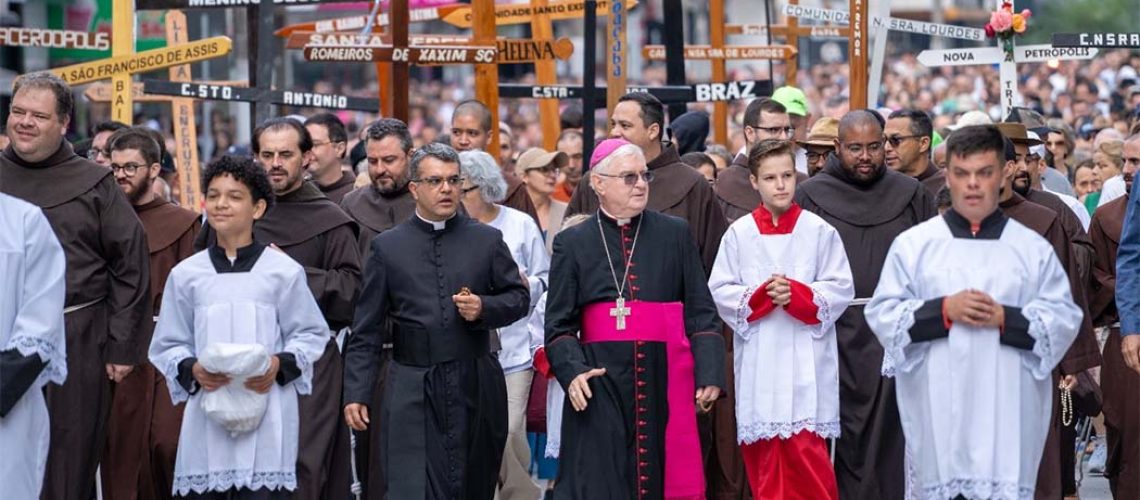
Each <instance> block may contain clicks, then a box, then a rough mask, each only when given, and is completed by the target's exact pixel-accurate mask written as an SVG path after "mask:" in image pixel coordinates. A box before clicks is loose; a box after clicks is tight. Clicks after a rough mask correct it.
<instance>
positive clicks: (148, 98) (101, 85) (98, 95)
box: [83, 80, 249, 103]
mask: <svg viewBox="0 0 1140 500" xmlns="http://www.w3.org/2000/svg"><path fill="white" fill-rule="evenodd" d="M191 83H202V84H206V85H226V86H231V87H248V86H249V81H248V80H219V81H210V82H191ZM112 95H113V91H112V89H111V84H110V83H105V82H96V83H92V84H90V85H87V88H86V89H85V90H84V91H83V97H85V98H86V99H87V100H88V101H91V102H98V103H109V102H111V99H112ZM131 96H133V97H134V100H135V102H170V101H171V100H172V99H173V97H171V96H168V95H160V94H147V93H146V92H145V91H144V90H143V84H142V82H134V83H133V84H131Z"/></svg>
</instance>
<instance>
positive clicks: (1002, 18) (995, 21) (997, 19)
mask: <svg viewBox="0 0 1140 500" xmlns="http://www.w3.org/2000/svg"><path fill="white" fill-rule="evenodd" d="M990 26H992V27H993V29H994V31H996V32H998V33H1002V32H1005V31H1009V29H1010V28H1012V27H1013V14H1010V13H1009V12H1006V11H1004V10H996V11H994V12H993V13H992V14H990Z"/></svg>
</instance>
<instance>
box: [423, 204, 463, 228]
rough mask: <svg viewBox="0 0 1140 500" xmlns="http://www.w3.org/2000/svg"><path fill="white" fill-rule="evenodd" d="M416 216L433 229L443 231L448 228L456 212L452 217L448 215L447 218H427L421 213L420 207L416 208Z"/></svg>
mask: <svg viewBox="0 0 1140 500" xmlns="http://www.w3.org/2000/svg"><path fill="white" fill-rule="evenodd" d="M416 218H417V219H419V220H420V222H423V223H424V224H425V225H427V226H429V227H431V230H432V231H443V230H444V229H446V228H447V223H448V222H449V221H451V220H452V219H454V218H455V214H451V217H448V218H447V219H445V220H440V221H435V220H427V219H425V218H424V217H423V216H422V215H420V211H419V209H416Z"/></svg>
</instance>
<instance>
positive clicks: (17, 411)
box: [0, 194, 68, 498]
mask: <svg viewBox="0 0 1140 500" xmlns="http://www.w3.org/2000/svg"><path fill="white" fill-rule="evenodd" d="M0 235H3V236H0V283H3V287H0V351H10V350H13V349H15V350H16V351H18V352H19V354H20V355H22V356H32V355H37V356H39V358H40V360H41V361H43V362H45V363H47V365H46V366H45V367H44V369H43V371H41V372H40V374H39V376H38V377H37V378H36V380H35V382H33V383H32V385H31V386H30V387H28V390H27V391H26V392H25V393H24V395H23V396H22V397H21V398H20V399H19V401H17V402H16V405H15V406H13V407H12V409H11V410H10V411H9V413H8V414H7V415H6V416H5V417H3V418H0V450H3V451H0V497H4V498H39V496H40V488H41V486H42V485H43V477H44V467H45V466H46V465H47V456H48V443H49V442H50V437H51V436H50V430H49V421H48V417H49V416H48V409H47V403H46V402H45V401H44V393H43V390H42V388H43V387H44V386H45V385H47V384H48V383H49V382H50V383H53V384H57V385H63V381H64V379H66V378H67V358H66V349H67V346H66V341H65V336H64V329H63V305H64V296H65V293H66V285H65V281H64V274H65V268H66V260H67V259H66V257H65V255H64V253H63V247H61V246H60V245H59V240H58V239H56V236H55V233H54V232H53V231H52V228H51V225H49V224H48V220H47V218H46V217H44V214H43V212H42V211H41V210H40V209H39V207H36V206H35V205H32V204H30V203H27V202H24V201H21V200H19V199H16V198H13V197H11V196H8V195H5V194H0ZM3 384H4V380H0V389H2V388H3ZM55 418H68V416H67V415H56V416H55Z"/></svg>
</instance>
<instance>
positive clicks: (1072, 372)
mask: <svg viewBox="0 0 1140 500" xmlns="http://www.w3.org/2000/svg"><path fill="white" fill-rule="evenodd" d="M996 126H997V127H998V129H999V130H1001V131H1002V134H1003V135H1004V136H1005V138H1006V139H1007V140H1008V142H1007V144H1006V161H1007V172H1006V177H1007V179H1006V180H1005V182H1004V184H1003V187H1002V191H1001V203H1000V205H999V206H1000V207H1001V210H1002V212H1003V213H1005V215H1006V216H1008V217H1009V218H1011V219H1013V220H1016V221H1017V222H1019V223H1021V224H1023V225H1024V226H1026V227H1028V228H1030V229H1032V230H1034V231H1035V232H1037V233H1038V234H1040V235H1041V236H1043V237H1044V238H1045V239H1046V240H1047V241H1049V243H1050V244H1051V245H1052V247H1053V251H1054V252H1055V253H1056V254H1057V258H1058V259H1059V261H1060V262H1061V265H1062V266H1063V267H1064V269H1065V273H1066V274H1067V275H1068V278H1069V286H1070V294H1071V295H1072V298H1073V301H1074V302H1076V304H1077V306H1079V307H1080V308H1081V311H1082V312H1084V314H1083V316H1082V320H1081V324H1080V331H1079V332H1078V333H1077V337H1076V339H1075V340H1074V341H1073V343H1072V345H1071V346H1070V347H1069V349H1068V350H1067V351H1066V352H1065V356H1064V357H1063V358H1062V359H1061V362H1060V363H1059V364H1058V365H1057V367H1056V368H1055V369H1054V370H1053V380H1054V386H1058V385H1061V384H1062V383H1063V384H1064V386H1065V387H1068V388H1070V389H1071V388H1072V387H1074V386H1075V384H1076V375H1077V374H1078V373H1080V372H1082V371H1084V370H1087V369H1089V368H1093V367H1095V366H1097V365H1099V364H1100V350H1099V347H1098V344H1097V343H1096V335H1095V333H1094V332H1093V330H1092V322H1091V318H1090V316H1089V314H1088V301H1087V296H1088V295H1087V294H1088V282H1087V278H1086V277H1083V276H1082V274H1081V272H1080V271H1079V270H1078V269H1079V267H1080V265H1081V264H1080V260H1081V257H1080V254H1081V251H1082V247H1080V246H1078V245H1074V244H1073V243H1072V238H1071V236H1070V235H1069V232H1068V230H1066V227H1065V226H1066V225H1065V221H1064V218H1063V217H1062V216H1063V215H1064V214H1066V213H1068V208H1065V207H1063V206H1062V207H1061V210H1060V211H1057V210H1052V209H1050V208H1049V207H1045V206H1042V205H1039V204H1037V203H1034V202H1033V201H1031V200H1029V199H1028V198H1026V197H1024V196H1022V195H1021V192H1020V190H1019V188H1018V180H1019V179H1020V180H1021V181H1023V182H1022V186H1028V185H1029V182H1028V180H1027V179H1026V175H1025V174H1026V172H1025V155H1024V153H1025V152H1026V151H1028V146H1026V145H1022V146H1018V142H1019V141H1021V140H1022V139H1023V138H1025V137H1026V136H1025V134H1024V130H1025V129H1024V126H1022V125H1021V124H1009V123H1000V124H997V125H996ZM1019 127H1020V132H1021V133H1020V134H1019V133H1018V128H1019ZM1011 135H1012V136H1014V137H1019V139H1018V140H1013V139H1010V136H1011ZM1045 194H1048V193H1045ZM1042 209H1044V210H1042ZM1077 229H1078V230H1080V228H1079V227H1078V228H1077ZM1082 232H1083V231H1082ZM1086 240H1087V237H1086ZM1089 259H1090V261H1089V262H1088V264H1087V265H1090V266H1091V265H1092V263H1091V256H1090V257H1089ZM1052 410H1053V414H1052V416H1051V420H1050V424H1049V434H1048V436H1047V438H1046V440H1045V449H1044V452H1043V454H1042V456H1041V468H1040V470H1039V472H1038V474H1037V487H1036V490H1035V494H1036V498H1040V499H1046V498H1057V497H1061V496H1063V495H1062V487H1063V483H1062V477H1064V476H1063V474H1064V471H1066V470H1072V468H1071V467H1069V468H1066V466H1065V463H1066V461H1067V460H1066V459H1067V457H1066V455H1065V452H1064V449H1065V444H1066V441H1067V438H1066V436H1065V435H1064V434H1063V433H1062V431H1063V426H1062V422H1061V418H1060V412H1061V400H1060V391H1053V406H1052ZM1070 450H1071V449H1070ZM1070 465H1071V464H1070Z"/></svg>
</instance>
